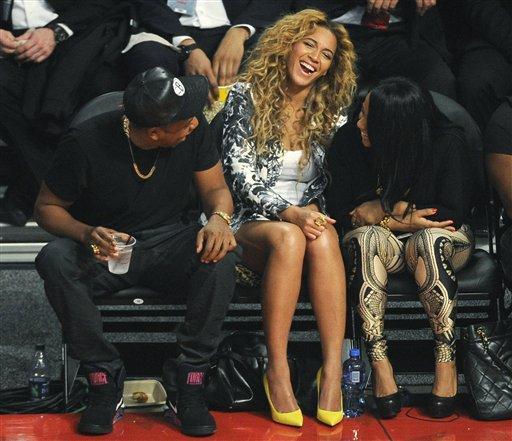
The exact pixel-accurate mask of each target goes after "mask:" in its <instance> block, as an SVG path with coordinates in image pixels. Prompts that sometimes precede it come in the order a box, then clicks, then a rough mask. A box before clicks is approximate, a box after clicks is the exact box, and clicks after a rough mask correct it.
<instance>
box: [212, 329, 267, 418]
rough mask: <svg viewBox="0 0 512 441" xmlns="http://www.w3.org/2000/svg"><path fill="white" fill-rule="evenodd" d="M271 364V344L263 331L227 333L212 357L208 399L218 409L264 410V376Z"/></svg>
mask: <svg viewBox="0 0 512 441" xmlns="http://www.w3.org/2000/svg"><path fill="white" fill-rule="evenodd" d="M266 365H267V346H266V345H265V339H264V337H263V336H262V335H259V334H256V333H250V332H233V333H231V334H229V335H228V336H226V337H225V338H224V339H223V340H222V342H221V343H220V345H219V348H218V349H217V354H216V355H215V357H214V359H213V360H212V364H211V368H210V371H209V373H208V382H207V384H206V399H207V401H208V404H209V405H210V407H211V408H212V409H217V410H234V411H247V410H263V409H265V392H264V390H263V385H262V378H263V373H264V372H265V369H266Z"/></svg>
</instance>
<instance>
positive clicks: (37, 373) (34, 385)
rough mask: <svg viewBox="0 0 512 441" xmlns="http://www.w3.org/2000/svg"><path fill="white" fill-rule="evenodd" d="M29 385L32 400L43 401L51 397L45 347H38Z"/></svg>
mask: <svg viewBox="0 0 512 441" xmlns="http://www.w3.org/2000/svg"><path fill="white" fill-rule="evenodd" d="M28 385H29V389H30V397H31V399H32V400H42V399H44V398H48V395H50V370H49V368H48V365H47V364H46V359H45V355H44V345H37V346H36V353H35V354H34V361H33V365H32V370H31V371H30V376H29V379H28Z"/></svg>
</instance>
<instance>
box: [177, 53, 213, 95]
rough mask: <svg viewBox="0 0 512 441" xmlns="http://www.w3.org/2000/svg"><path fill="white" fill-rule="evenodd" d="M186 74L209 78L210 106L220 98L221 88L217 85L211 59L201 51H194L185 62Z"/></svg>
mask: <svg viewBox="0 0 512 441" xmlns="http://www.w3.org/2000/svg"><path fill="white" fill-rule="evenodd" d="M185 74H186V75H204V76H205V77H206V78H208V82H209V83H210V93H209V94H208V100H209V101H210V104H211V103H213V102H214V101H215V100H217V99H218V97H219V87H218V84H217V77H216V76H215V74H214V73H213V69H212V63H211V62H210V59H209V58H208V57H207V56H206V54H205V53H204V52H203V51H202V50H201V49H199V48H198V49H194V50H193V51H192V52H191V53H190V55H189V57H188V59H187V60H186V61H185Z"/></svg>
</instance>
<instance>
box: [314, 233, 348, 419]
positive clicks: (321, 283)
mask: <svg viewBox="0 0 512 441" xmlns="http://www.w3.org/2000/svg"><path fill="white" fill-rule="evenodd" d="M306 263H307V274H308V284H309V296H310V299H311V304H312V306H313V310H314V312H315V316H316V320H317V323H318V330H319V332H320V341H321V343H322V353H323V368H322V378H321V391H320V400H319V406H320V408H322V409H325V410H333V411H336V410H340V402H341V350H342V345H343V339H344V336H345V317H346V287H345V268H344V266H343V258H342V256H341V250H340V246H339V239H338V234H337V233H336V230H335V229H334V227H333V226H332V225H327V226H326V230H325V231H324V232H323V233H322V235H321V236H320V237H318V238H316V239H315V240H308V241H307V244H306Z"/></svg>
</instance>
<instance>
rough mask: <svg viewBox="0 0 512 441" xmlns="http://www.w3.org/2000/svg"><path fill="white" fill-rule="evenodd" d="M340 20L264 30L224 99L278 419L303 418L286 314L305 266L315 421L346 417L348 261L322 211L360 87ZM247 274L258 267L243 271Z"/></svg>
mask: <svg viewBox="0 0 512 441" xmlns="http://www.w3.org/2000/svg"><path fill="white" fill-rule="evenodd" d="M354 60H355V53H354V48H353V46H352V43H351V41H350V39H349V36H348V32H347V31H346V29H345V28H344V27H343V26H341V25H339V24H336V23H332V22H330V21H329V20H328V19H327V17H326V16H325V14H323V13H322V12H319V11H315V10H311V9H306V10H304V11H301V12H298V13H297V14H293V15H287V16H285V17H283V18H281V19H280V20H279V21H277V22H276V23H275V24H274V25H273V26H271V27H269V28H268V29H266V31H265V32H264V33H263V35H262V36H261V38H260V39H259V41H258V44H257V45H256V47H255V48H254V50H253V51H252V53H251V56H250V57H249V60H248V62H247V65H246V69H245V71H244V73H243V74H242V75H241V77H240V78H239V80H240V81H239V82H238V83H236V84H235V85H234V86H233V88H232V90H231V92H230V95H229V98H228V101H227V103H226V107H225V108H224V132H223V140H222V160H223V164H224V169H225V175H226V180H227V182H228V185H229V186H230V187H231V190H232V193H233V200H234V203H235V212H234V215H233V222H232V228H233V230H234V231H235V237H236V240H237V242H238V243H240V244H241V245H242V247H243V249H244V254H243V261H244V263H245V265H246V266H247V267H246V268H245V269H246V272H247V271H248V270H249V269H250V270H252V271H253V272H256V273H257V277H253V278H252V280H254V279H255V278H258V279H260V280H261V288H262V304H263V327H264V330H265V336H266V339H267V346H268V354H269V357H268V366H267V371H266V373H265V376H264V379H263V383H264V387H265V392H266V394H267V398H268V401H269V404H270V408H271V414H272V419H273V420H274V421H276V422H279V423H282V424H287V425H292V426H302V423H303V417H302V412H301V410H300V408H299V407H298V404H297V401H296V399H295V396H294V393H293V388H292V384H291V380H290V370H289V367H288V360H287V356H286V354H287V345H288V338H289V333H290V327H291V323H292V318H293V314H294V312H295V309H296V306H297V300H298V297H299V293H300V288H301V284H302V275H303V273H305V274H306V275H307V283H308V288H309V296H310V299H311V303H312V305H313V309H314V312H315V316H316V318H317V321H318V329H319V333H320V340H321V343H322V353H323V366H322V368H321V370H319V371H318V374H317V385H318V388H317V390H318V406H317V418H318V419H319V420H320V421H321V422H323V423H324V424H327V425H330V426H334V425H335V424H338V423H339V422H340V421H341V419H342V418H343V410H342V406H341V355H342V344H343V335H344V332H345V315H346V313H345V269H344V266H343V260H342V256H341V252H340V247H339V239H338V235H337V233H336V230H335V229H334V227H333V225H332V224H333V223H334V222H335V221H334V220H333V219H331V218H329V217H327V216H326V215H325V200H324V197H323V192H324V190H325V187H326V185H327V174H326V167H325V151H326V147H327V146H328V145H329V144H330V141H331V139H332V136H333V134H334V133H335V131H336V129H337V128H339V127H340V126H341V125H342V124H344V123H345V122H346V115H345V113H346V112H345V111H346V109H347V108H348V107H349V105H350V104H351V102H352V96H353V93H354V90H355V86H356V76H355V72H354ZM251 274H252V275H253V276H254V273H251Z"/></svg>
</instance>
